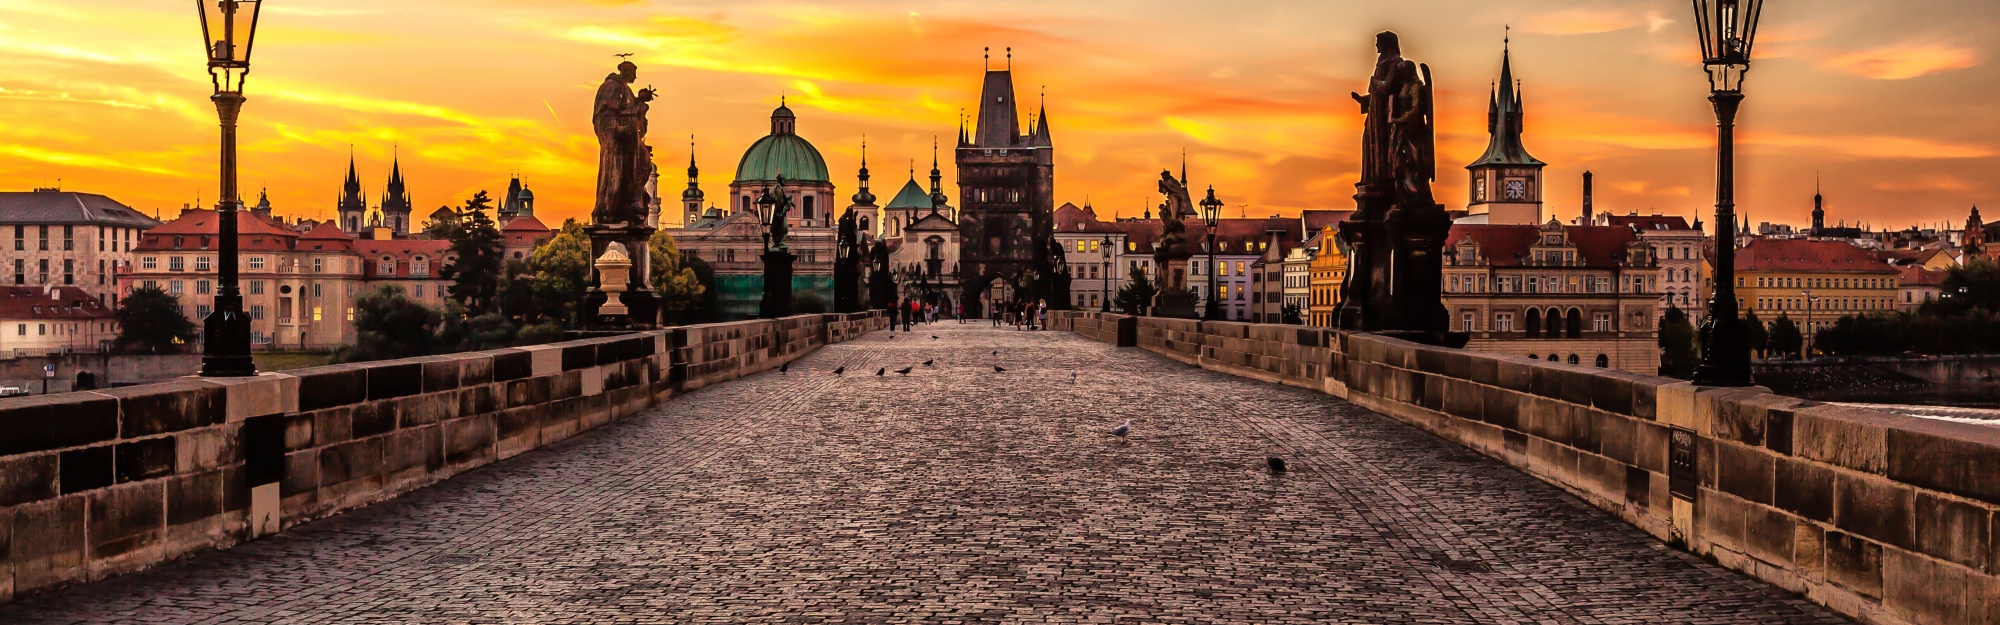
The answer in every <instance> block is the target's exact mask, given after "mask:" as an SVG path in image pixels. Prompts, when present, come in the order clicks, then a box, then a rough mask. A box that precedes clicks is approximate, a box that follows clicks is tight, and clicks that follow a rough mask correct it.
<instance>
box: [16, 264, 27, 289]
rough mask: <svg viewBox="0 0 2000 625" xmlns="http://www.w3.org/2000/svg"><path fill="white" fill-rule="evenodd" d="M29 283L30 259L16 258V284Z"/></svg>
mask: <svg viewBox="0 0 2000 625" xmlns="http://www.w3.org/2000/svg"><path fill="white" fill-rule="evenodd" d="M27 283H28V259H25V258H16V259H14V284H27Z"/></svg>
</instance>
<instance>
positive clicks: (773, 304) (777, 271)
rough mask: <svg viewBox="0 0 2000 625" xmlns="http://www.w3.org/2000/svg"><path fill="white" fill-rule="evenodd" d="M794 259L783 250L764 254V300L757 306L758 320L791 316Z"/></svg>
mask: <svg viewBox="0 0 2000 625" xmlns="http://www.w3.org/2000/svg"><path fill="white" fill-rule="evenodd" d="M796 258H797V256H794V255H792V253H791V252H787V251H783V250H771V251H766V252H764V299H763V301H761V302H758V304H757V317H758V318H760V319H777V318H779V317H790V316H792V261H793V260H794V259H796Z"/></svg>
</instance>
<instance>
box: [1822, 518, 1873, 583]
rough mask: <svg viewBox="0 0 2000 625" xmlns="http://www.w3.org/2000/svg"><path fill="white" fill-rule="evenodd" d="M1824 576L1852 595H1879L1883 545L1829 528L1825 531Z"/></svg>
mask: <svg viewBox="0 0 2000 625" xmlns="http://www.w3.org/2000/svg"><path fill="white" fill-rule="evenodd" d="M1825 537H1826V541H1825V543H1823V547H1824V549H1825V558H1826V559H1825V563H1826V579H1827V581H1830V582H1833V583H1835V584H1839V585H1840V586H1841V587H1843V588H1846V589H1848V590H1851V591H1853V592H1854V593H1855V594H1858V595H1861V596H1864V597H1869V598H1880V597H1881V596H1882V545H1880V544H1877V543H1875V542H1873V541H1870V540H1867V539H1864V538H1861V537H1859V536H1855V535H1853V534H1848V533H1846V532H1841V531H1835V530H1828V531H1827V532H1826V534H1825Z"/></svg>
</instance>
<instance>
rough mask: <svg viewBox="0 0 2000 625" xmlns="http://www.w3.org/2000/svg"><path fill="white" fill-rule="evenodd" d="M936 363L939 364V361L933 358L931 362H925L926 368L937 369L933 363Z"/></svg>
mask: <svg viewBox="0 0 2000 625" xmlns="http://www.w3.org/2000/svg"><path fill="white" fill-rule="evenodd" d="M935 362H937V359H936V358H932V359H930V360H926V361H924V366H926V367H935V366H937V365H935V364H932V363H935Z"/></svg>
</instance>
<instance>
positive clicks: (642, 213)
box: [583, 61, 660, 330]
mask: <svg viewBox="0 0 2000 625" xmlns="http://www.w3.org/2000/svg"><path fill="white" fill-rule="evenodd" d="M638 78H639V67H638V66H637V65H634V64H632V62H631V61H624V62H621V63H619V64H618V71H617V72H614V73H612V74H611V75H609V76H606V77H605V78H604V83H603V84H602V85H600V86H599V87H598V88H597V97H596V99H595V101H594V102H593V105H592V108H591V115H590V122H591V128H592V129H593V130H595V131H596V134H597V148H598V151H597V196H596V203H595V204H594V205H593V206H592V207H591V211H590V225H589V226H585V227H584V232H585V233H586V234H588V235H589V236H590V245H591V257H592V258H602V257H604V256H606V254H607V253H608V252H609V251H610V250H611V248H612V246H617V247H619V248H622V249H623V250H624V251H623V252H622V255H625V256H627V258H626V260H627V261H629V262H630V263H631V265H630V267H631V269H630V271H626V272H623V274H624V275H622V276H621V275H617V273H616V272H613V273H607V272H602V271H599V272H597V275H596V284H594V285H593V286H592V287H591V289H590V291H589V292H588V293H586V294H584V300H583V306H584V313H585V315H584V318H585V320H586V323H587V324H588V325H590V326H591V327H593V328H595V329H599V330H622V329H626V328H631V327H638V328H641V329H644V328H651V327H654V326H656V325H658V324H659V315H660V303H659V296H658V295H657V294H655V293H654V292H653V289H652V285H651V283H650V278H651V276H650V273H651V271H652V258H651V255H650V254H651V251H652V248H651V246H650V245H649V243H650V240H651V238H652V235H653V232H654V231H655V230H656V228H655V227H654V225H653V224H652V223H651V219H652V214H653V209H652V206H653V203H654V201H655V200H654V198H653V194H654V189H655V188H656V187H655V186H654V185H655V184H656V183H655V182H654V177H655V176H656V174H657V170H656V168H655V167H654V165H653V150H652V148H651V147H649V146H647V145H646V142H645V139H646V127H647V122H646V114H647V112H648V111H649V110H651V108H652V106H651V104H650V103H651V102H652V101H653V99H654V98H655V97H656V95H657V93H656V92H655V91H653V89H652V88H651V87H648V88H645V89H640V90H638V91H636V92H634V91H633V89H632V85H633V83H634V82H636V81H637V80H638ZM613 283H616V284H613ZM613 300H615V301H613Z"/></svg>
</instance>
